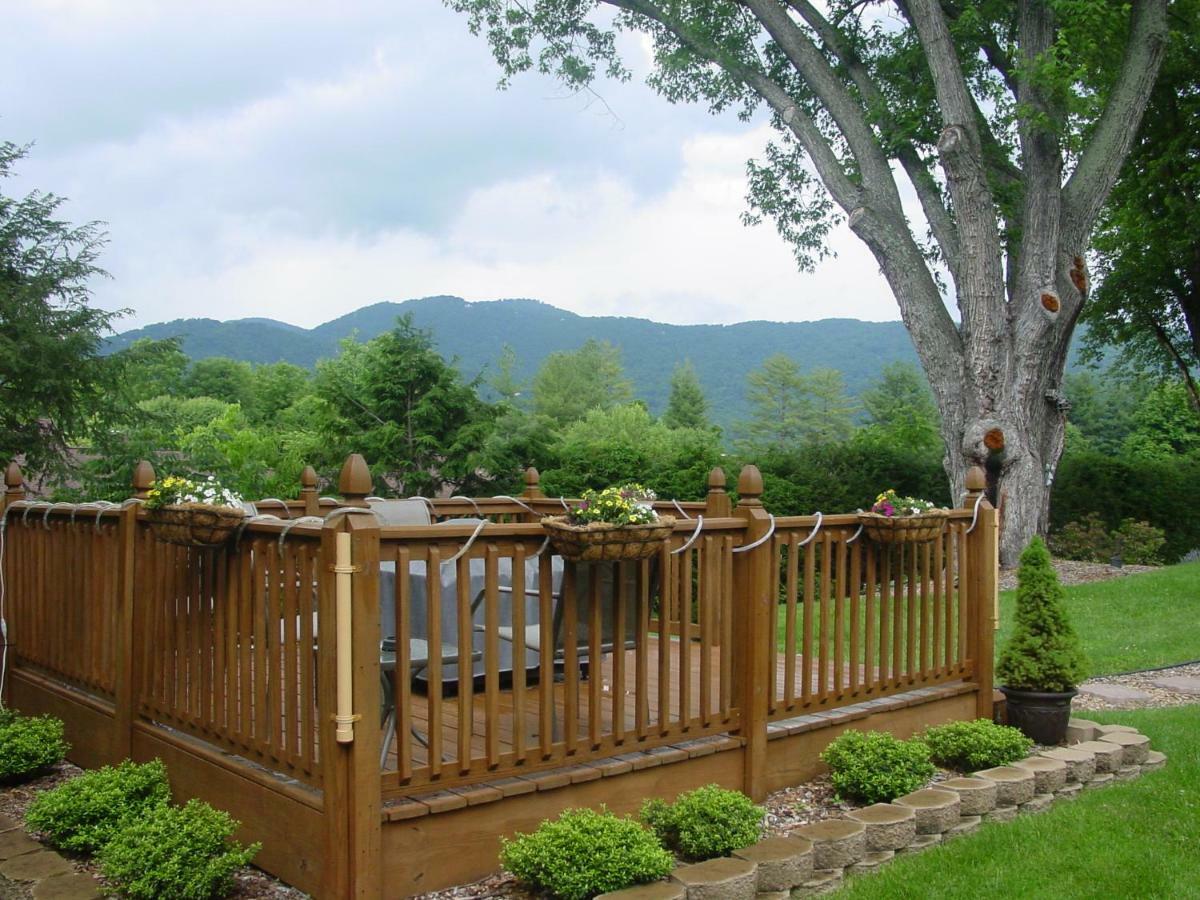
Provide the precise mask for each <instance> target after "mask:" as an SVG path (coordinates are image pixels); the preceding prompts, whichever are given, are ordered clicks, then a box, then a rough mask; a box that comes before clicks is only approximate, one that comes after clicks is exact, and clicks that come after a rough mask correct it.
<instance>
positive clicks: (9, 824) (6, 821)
mask: <svg viewBox="0 0 1200 900" xmlns="http://www.w3.org/2000/svg"><path fill="white" fill-rule="evenodd" d="M20 824H21V823H20V822H18V821H17V820H16V819H14V818H12V817H11V816H6V815H3V814H0V832H3V831H12V830H13V829H14V828H16V827H18V826H19V825H20Z"/></svg>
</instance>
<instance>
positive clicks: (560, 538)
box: [542, 484, 675, 562]
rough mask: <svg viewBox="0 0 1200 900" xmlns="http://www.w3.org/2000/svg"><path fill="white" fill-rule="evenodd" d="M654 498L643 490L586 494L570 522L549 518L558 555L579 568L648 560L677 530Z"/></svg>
mask: <svg viewBox="0 0 1200 900" xmlns="http://www.w3.org/2000/svg"><path fill="white" fill-rule="evenodd" d="M654 499H655V496H654V492H653V491H650V490H647V489H646V488H644V487H642V486H641V485H640V484H626V485H622V486H621V487H610V488H605V489H604V490H602V491H593V490H587V491H584V494H583V500H582V502H581V503H580V504H579V506H577V507H576V508H575V509H573V510H571V512H570V513H569V514H568V515H565V516H546V518H544V519H542V527H543V528H545V529H546V532H547V536H548V537H549V538H550V543H551V544H552V545H553V546H554V551H555V552H556V553H558V554H559V555H560V556H562V557H563V558H564V559H570V560H574V561H576V562H604V561H609V560H619V559H645V558H646V557H648V556H653V555H654V554H655V553H657V552H658V550H659V548H660V547H662V545H663V542H664V541H665V540H666V539H667V538H668V537H670V536H671V532H672V531H673V530H674V528H675V519H674V518H673V517H672V516H660V515H659V514H658V513H657V512H655V511H654V506H653V505H652V503H653V501H654Z"/></svg>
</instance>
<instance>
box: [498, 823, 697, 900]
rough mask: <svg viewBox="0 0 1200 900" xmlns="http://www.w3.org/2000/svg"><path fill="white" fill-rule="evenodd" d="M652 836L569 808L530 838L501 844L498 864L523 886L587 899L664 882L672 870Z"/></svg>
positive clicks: (667, 856) (567, 898)
mask: <svg viewBox="0 0 1200 900" xmlns="http://www.w3.org/2000/svg"><path fill="white" fill-rule="evenodd" d="M674 862H675V861H674V859H673V858H672V857H671V854H670V853H668V852H667V851H666V850H664V849H663V848H662V846H661V845H660V844H659V843H658V839H657V838H656V837H655V836H654V834H653V832H651V831H648V830H647V829H645V828H643V827H642V826H641V825H639V824H638V823H637V822H635V821H634V820H633V819H629V818H623V817H622V818H619V817H617V816H614V815H613V814H612V813H610V812H608V810H606V809H604V808H603V807H601V809H600V810H599V811H596V810H592V809H568V810H565V811H564V812H563V813H562V814H561V815H560V816H559V817H558V818H557V819H553V820H547V821H545V822H542V824H541V825H539V826H538V828H537V830H536V831H534V832H532V833H531V834H518V835H517V836H516V837H515V838H513V839H512V840H507V839H501V849H500V864H501V865H502V866H504V868H505V869H507V870H508V871H509V872H511V873H512V874H513V875H515V876H516V877H517V879H518V880H519V881H521V882H522V883H523V884H526V885H528V886H529V887H531V888H534V889H535V890H539V891H547V892H549V893H550V894H551V895H552V896H554V897H560V898H563V900H586V898H588V897H594V896H596V895H597V894H604V893H608V892H609V891H619V890H623V889H624V888H627V887H630V886H631V885H635V884H642V883H644V882H647V881H654V880H656V879H659V878H664V877H666V875H667V874H668V873H669V872H670V871H671V867H672V866H673V865H674Z"/></svg>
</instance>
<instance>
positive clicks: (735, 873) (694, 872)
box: [671, 856, 758, 900]
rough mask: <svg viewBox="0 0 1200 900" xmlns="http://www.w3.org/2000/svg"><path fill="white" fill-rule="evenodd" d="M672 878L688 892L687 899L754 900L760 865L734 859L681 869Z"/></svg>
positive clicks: (721, 859)
mask: <svg viewBox="0 0 1200 900" xmlns="http://www.w3.org/2000/svg"><path fill="white" fill-rule="evenodd" d="M671 877H672V878H674V879H675V880H676V881H678V882H679V883H680V884H682V885H683V886H684V887H685V888H686V889H687V900H754V895H755V894H757V893H758V884H757V882H758V866H756V865H755V864H754V863H752V862H750V860H748V859H736V858H734V857H732V856H727V857H720V858H717V859H709V860H706V861H704V862H700V863H696V864H695V865H692V866H681V867H679V868H677V869H675V870H674V871H673V872H672V873H671Z"/></svg>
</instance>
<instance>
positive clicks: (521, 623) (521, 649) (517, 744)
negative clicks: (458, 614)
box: [512, 543, 527, 763]
mask: <svg viewBox="0 0 1200 900" xmlns="http://www.w3.org/2000/svg"><path fill="white" fill-rule="evenodd" d="M525 602H526V600H525V545H524V544H522V543H518V544H517V545H516V546H515V547H514V548H513V557H512V632H513V642H512V655H513V662H512V702H513V713H512V731H513V754H514V756H515V759H516V761H517V762H518V763H520V762H524V760H525V739H526V737H527V734H526V725H525V677H526V673H525V642H526V640H525Z"/></svg>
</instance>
